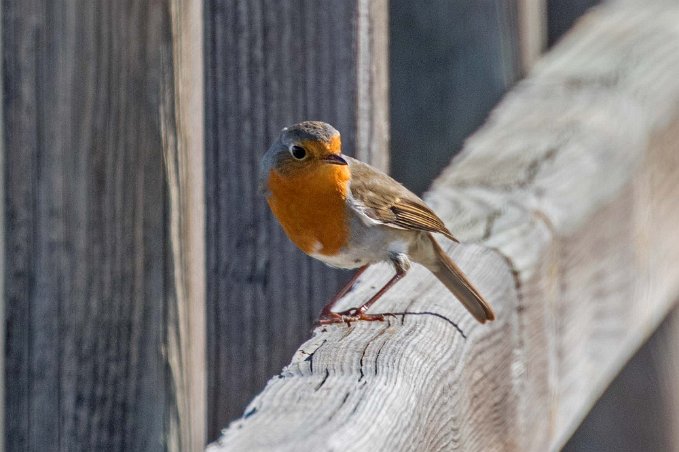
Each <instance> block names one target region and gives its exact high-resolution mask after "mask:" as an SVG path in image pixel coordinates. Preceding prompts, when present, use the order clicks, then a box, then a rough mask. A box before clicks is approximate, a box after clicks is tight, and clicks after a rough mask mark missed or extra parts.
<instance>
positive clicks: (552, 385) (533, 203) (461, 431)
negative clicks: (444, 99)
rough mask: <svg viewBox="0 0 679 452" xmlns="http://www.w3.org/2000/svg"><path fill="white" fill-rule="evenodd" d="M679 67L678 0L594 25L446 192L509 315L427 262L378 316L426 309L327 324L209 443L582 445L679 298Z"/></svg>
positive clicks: (457, 172)
mask: <svg viewBox="0 0 679 452" xmlns="http://www.w3.org/2000/svg"><path fill="white" fill-rule="evenodd" d="M631 62H633V64H632V63H631ZM678 70H679V8H677V7H676V6H673V5H670V4H669V3H667V2H661V1H658V2H652V3H648V2H646V3H644V4H643V5H639V4H635V3H632V2H629V3H622V2H611V3H609V4H607V5H606V6H604V7H601V8H600V9H598V10H597V11H595V12H593V13H591V14H590V15H588V16H587V17H586V18H585V19H584V20H582V21H581V22H580V24H579V25H578V27H577V28H576V30H574V32H573V33H572V34H570V35H568V36H567V37H566V38H565V39H564V40H562V41H561V44H560V45H558V46H557V47H556V48H555V49H554V50H553V51H552V52H550V53H549V54H547V55H546V56H545V57H544V58H543V59H542V60H541V61H540V62H539V63H538V64H537V65H536V67H535V69H534V70H533V72H532V75H531V76H530V77H529V78H528V79H527V80H525V81H523V82H521V83H519V85H518V86H517V87H516V88H515V89H514V90H512V92H511V93H510V94H509V95H507V96H506V98H505V99H504V100H503V101H502V103H501V104H500V105H499V106H498V108H497V109H496V110H495V111H494V113H493V114H492V115H491V117H490V118H489V120H488V122H487V123H486V125H485V126H484V127H483V128H482V129H481V130H479V131H478V132H477V133H476V134H475V135H474V136H472V137H471V138H470V139H469V140H468V141H467V144H466V145H465V148H464V150H463V151H462V153H461V154H460V155H459V157H458V158H457V159H456V160H455V162H454V163H453V164H452V165H451V166H450V167H449V168H448V169H447V170H446V171H445V172H444V173H443V174H442V175H441V177H439V178H438V179H437V181H436V182H435V183H434V185H433V187H432V190H431V191H430V192H429V193H428V194H427V196H426V199H427V200H428V202H429V203H430V205H431V206H432V207H433V208H434V210H435V211H436V212H438V213H439V214H440V215H441V216H442V218H443V219H444V220H446V223H447V225H448V226H449V228H450V230H451V231H452V232H453V233H454V234H456V235H457V236H458V237H459V238H460V239H461V240H463V241H466V242H472V243H468V244H466V245H461V246H454V245H452V244H449V243H448V244H446V245H447V247H448V249H449V250H450V253H451V255H452V256H453V258H454V259H455V260H456V261H457V262H459V264H460V266H461V267H462V268H463V270H464V271H465V272H467V274H468V275H469V276H470V278H471V279H472V280H473V281H474V282H475V283H476V284H477V285H478V287H479V289H480V290H481V292H482V293H484V294H485V295H486V297H487V298H488V299H489V300H490V301H491V302H492V303H493V305H494V307H495V309H496V314H497V317H498V320H497V321H495V322H493V323H491V324H490V325H479V324H476V323H475V321H474V320H473V319H471V318H470V316H468V315H467V314H466V313H465V312H464V310H463V309H462V308H461V307H460V306H459V305H458V304H456V303H454V302H453V300H451V295H450V294H449V293H447V292H446V291H445V290H444V289H443V288H442V287H441V286H440V285H439V284H438V283H436V282H435V281H434V278H433V277H432V276H431V275H429V274H428V273H427V272H426V271H425V270H423V269H422V268H421V267H416V268H414V269H413V270H412V271H411V274H409V275H408V276H407V277H406V278H405V279H404V280H403V281H402V282H400V283H399V286H398V289H396V290H392V291H391V292H389V293H388V294H387V295H386V296H385V297H384V298H383V299H382V300H380V303H378V304H377V305H376V306H375V312H392V313H404V312H405V313H406V314H396V315H394V316H391V317H389V318H388V321H386V322H383V323H378V322H357V323H354V324H352V325H350V326H347V325H334V326H328V327H325V328H317V329H316V330H315V331H314V335H313V337H312V338H311V339H310V340H308V341H307V342H306V343H304V344H303V345H302V346H301V347H300V349H299V350H298V351H297V353H295V355H294V357H293V359H292V361H291V363H290V364H289V365H288V366H287V367H285V368H284V370H283V371H282V372H281V373H280V374H279V375H278V376H276V377H274V378H273V379H272V380H270V381H269V383H268V385H267V387H266V388H265V389H264V391H263V392H262V393H261V394H260V395H259V396H258V397H256V398H255V399H254V400H253V401H252V402H251V404H250V405H249V406H248V408H247V409H246V411H245V414H244V415H243V417H242V418H241V419H239V420H237V421H235V422H233V423H232V424H231V425H230V426H229V428H228V429H227V430H225V432H224V434H223V436H222V437H221V438H220V440H219V441H218V442H216V443H214V444H213V445H212V446H211V447H210V448H209V450H210V451H211V452H216V451H231V450H234V451H235V450H249V451H257V450H262V451H263V450H271V449H275V450H279V451H287V450H290V451H293V450H319V451H320V450H350V451H362V450H383V451H390V450H402V451H409V450H413V451H415V450H417V451H444V450H445V451H449V450H465V451H474V450H478V451H493V450H517V451H518V450H520V451H543V450H556V449H558V448H559V447H560V446H561V445H563V444H564V442H565V441H566V439H567V438H568V437H569V436H570V434H571V433H572V431H573V429H574V428H575V427H576V426H577V425H578V424H579V422H580V421H581V420H582V418H583V417H584V415H585V413H586V412H587V411H588V410H589V408H590V407H591V405H592V403H593V402H594V401H595V400H596V399H597V398H598V397H599V395H600V394H601V392H602V391H603V390H604V388H605V387H606V385H607V384H608V383H609V382H610V381H611V380H612V378H613V377H614V376H615V374H616V373H617V372H618V371H619V370H620V368H621V367H622V366H623V364H624V363H625V362H626V361H627V360H628V359H629V357H630V356H631V355H632V354H633V353H634V351H635V350H636V349H637V348H638V347H639V346H640V344H641V343H643V341H644V340H645V339H646V338H647V337H648V336H649V335H650V334H651V333H652V332H653V330H654V329H655V328H656V327H657V325H658V324H659V323H660V321H661V320H662V318H663V317H664V316H665V314H666V313H667V312H668V311H669V309H670V308H671V307H672V305H673V303H674V301H675V300H677V295H678V294H679V277H678V276H677V273H676V267H675V266H674V265H673V263H675V262H676V261H677V259H679V242H677V240H676V238H675V236H676V224H677V223H678V222H679V210H678V209H677V208H676V200H677V199H679V186H677V184H676V180H678V178H679V153H678V152H677V151H676V143H677V142H679V109H677V105H679V79H677V77H676V76H675V75H674V74H676V73H677V71H678ZM387 277H388V270H387V268H386V267H376V268H371V269H370V270H368V271H367V272H366V273H365V274H364V276H363V277H362V278H361V280H360V283H359V286H358V287H357V288H356V289H355V290H354V291H353V292H351V293H350V294H349V295H347V297H346V298H345V299H344V300H342V306H340V307H339V308H340V309H341V308H346V307H349V306H355V305H357V304H359V302H360V301H361V300H363V299H365V297H367V296H368V294H369V293H372V292H373V291H374V288H375V287H376V286H377V285H378V284H379V283H380V282H381V281H384V280H385V279H386V278H387Z"/></svg>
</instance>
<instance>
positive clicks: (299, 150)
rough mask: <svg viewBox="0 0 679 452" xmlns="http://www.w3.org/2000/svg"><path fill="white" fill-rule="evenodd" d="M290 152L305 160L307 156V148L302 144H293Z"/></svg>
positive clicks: (295, 156)
mask: <svg viewBox="0 0 679 452" xmlns="http://www.w3.org/2000/svg"><path fill="white" fill-rule="evenodd" d="M290 154H292V156H293V157H294V158H296V159H297V160H304V158H305V157H306V149H304V148H303V147H302V146H292V147H291V148H290Z"/></svg>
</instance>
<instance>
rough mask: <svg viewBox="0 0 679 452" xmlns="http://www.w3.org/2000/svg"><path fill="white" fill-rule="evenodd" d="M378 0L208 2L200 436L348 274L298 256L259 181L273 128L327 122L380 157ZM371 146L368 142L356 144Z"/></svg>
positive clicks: (213, 431)
mask: <svg viewBox="0 0 679 452" xmlns="http://www.w3.org/2000/svg"><path fill="white" fill-rule="evenodd" d="M385 7H386V2H384V1H379V2H371V1H363V0H361V1H359V2H337V1H331V0H323V1H316V0H304V1H292V0H286V1H278V0H276V1H274V0H265V1H263V2H250V1H247V0H238V1H215V2H210V3H209V4H207V8H206V13H205V14H206V16H205V17H206V36H207V39H206V51H205V55H206V63H205V65H206V68H207V69H206V70H207V74H206V92H207V93H208V94H207V95H206V130H207V136H206V184H207V185H206V188H207V189H206V193H207V194H206V196H207V238H206V241H207V243H208V247H207V269H208V270H207V300H208V329H207V331H208V362H209V363H210V371H209V375H208V409H209V427H208V434H209V436H210V437H211V438H216V436H217V435H218V434H219V430H220V428H221V427H222V426H223V425H224V424H225V423H226V422H228V421H229V420H230V419H232V418H234V417H235V416H237V415H238V414H240V413H241V412H242V410H243V408H244V406H245V404H246V403H247V401H248V400H249V399H250V398H251V397H252V396H253V395H254V394H255V393H256V392H257V391H259V390H261V388H262V387H263V385H264V384H265V383H266V379H267V378H268V376H270V375H271V374H272V373H274V372H275V371H276V370H278V369H280V367H281V366H282V365H283V364H284V363H285V361H286V360H287V359H288V357H289V356H290V354H291V353H292V352H293V351H294V349H295V348H296V347H297V346H298V345H299V343H300V342H301V341H302V340H303V339H304V338H305V337H307V335H308V331H309V329H310V328H311V325H312V323H313V321H314V320H315V319H316V318H317V317H318V314H319V312H320V310H321V307H322V305H323V304H324V303H325V302H326V301H327V300H328V299H329V298H330V297H331V296H332V295H333V293H334V292H335V291H336V289H337V287H338V285H339V283H340V282H341V281H343V280H344V279H346V278H347V277H348V273H345V272H339V271H337V270H331V269H329V268H328V267H326V266H325V265H323V264H321V263H320V262H317V261H314V260H312V259H311V258H309V257H307V256H304V255H303V254H302V253H300V252H299V250H297V249H296V248H294V246H293V245H292V244H291V243H290V242H289V240H288V239H287V238H286V237H285V236H284V234H283V232H282V230H281V229H280V226H279V225H278V224H277V222H276V221H275V220H274V219H273V217H272V215H271V213H270V211H269V208H268V207H267V205H266V202H265V201H264V198H263V197H262V196H261V195H260V194H259V191H258V188H257V172H258V167H259V159H260V157H261V156H262V154H263V153H264V152H265V151H266V149H267V148H268V146H269V145H270V144H271V143H272V142H273V140H274V139H275V137H277V136H278V134H279V133H280V130H281V128H282V127H284V126H286V125H289V124H292V123H295V122H298V121H301V120H305V119H319V120H325V121H327V122H331V123H333V124H335V125H336V126H337V127H339V128H341V130H342V141H343V143H344V149H345V151H346V153H347V154H350V155H356V154H357V153H358V154H360V155H361V157H362V158H367V159H369V160H370V161H372V162H375V163H377V164H378V165H382V166H384V165H386V164H387V162H388V159H387V143H386V140H387V127H386V125H385V122H386V121H387V99H386V96H384V92H385V91H386V67H387V66H386V65H387V54H386V50H385V47H386V41H385V38H384V37H383V36H382V34H383V33H384V31H385V30H386V27H387V25H386V12H385V11H384V8H385ZM363 146H369V147H370V148H369V149H368V148H363Z"/></svg>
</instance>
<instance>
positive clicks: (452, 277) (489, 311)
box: [427, 234, 495, 323]
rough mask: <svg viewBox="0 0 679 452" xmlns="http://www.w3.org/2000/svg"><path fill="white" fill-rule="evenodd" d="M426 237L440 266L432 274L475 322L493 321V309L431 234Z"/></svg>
mask: <svg viewBox="0 0 679 452" xmlns="http://www.w3.org/2000/svg"><path fill="white" fill-rule="evenodd" d="M427 235H428V236H429V240H431V243H432V246H433V247H434V251H435V253H436V256H437V258H438V260H439V263H440V264H441V265H438V266H436V267H437V268H434V269H432V270H433V271H432V273H433V274H434V275H435V276H436V277H437V278H438V279H439V281H441V282H442V283H443V285H445V286H446V287H447V288H448V290H450V291H451V292H452V293H453V295H455V297H456V298H457V299H458V300H460V302H461V303H462V304H463V305H464V307H465V308H467V311H469V313H470V314H471V315H473V316H474V318H475V319H476V320H478V321H479V322H481V323H486V322H487V321H491V320H495V313H494V312H493V308H491V307H490V303H488V302H487V301H486V300H485V298H483V296H482V295H481V294H480V293H479V291H478V290H477V289H476V287H474V285H473V284H472V283H471V281H469V279H468V278H467V276H466V275H465V274H464V273H462V270H460V267H458V266H457V264H455V262H453V261H452V259H450V257H448V255H447V254H446V253H445V252H444V251H443V249H442V248H441V246H440V245H439V244H438V242H437V241H436V239H435V238H434V237H433V236H432V235H431V234H427Z"/></svg>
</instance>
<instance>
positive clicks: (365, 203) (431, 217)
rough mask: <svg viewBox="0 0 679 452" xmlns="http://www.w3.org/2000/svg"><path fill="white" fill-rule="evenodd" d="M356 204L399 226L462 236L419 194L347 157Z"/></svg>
mask: <svg viewBox="0 0 679 452" xmlns="http://www.w3.org/2000/svg"><path fill="white" fill-rule="evenodd" d="M347 161H348V162H349V165H350V169H351V174H352V177H351V186H350V187H351V195H352V197H353V198H354V206H355V208H356V209H357V210H359V211H360V213H362V214H364V215H366V216H367V217H369V218H370V219H371V220H373V221H375V222H378V223H380V224H384V225H386V226H391V227H394V228H399V229H411V230H418V231H427V232H438V233H440V234H443V235H445V236H446V237H448V238H449V239H450V240H453V241H454V242H458V240H457V239H456V238H455V237H454V236H453V234H451V232H450V231H449V230H448V228H446V226H445V224H444V223H443V221H442V220H441V219H440V218H439V217H438V216H437V215H436V214H435V213H434V212H433V211H432V210H431V209H430V208H429V207H428V206H427V205H426V204H425V203H424V201H422V200H421V199H420V198H419V197H418V196H417V195H415V194H414V193H413V192H411V191H410V190H408V189H407V188H405V187H404V186H403V185H401V184H399V183H398V182H396V181H395V180H394V179H392V178H391V177H389V176H387V175H386V174H384V173H382V172H381V171H379V170H377V169H375V168H373V167H371V166H370V165H367V164H365V163H363V162H360V161H358V160H355V159H352V158H347Z"/></svg>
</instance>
